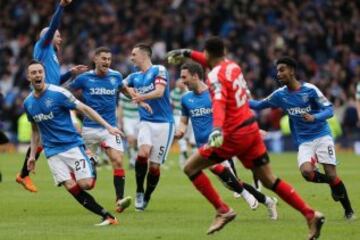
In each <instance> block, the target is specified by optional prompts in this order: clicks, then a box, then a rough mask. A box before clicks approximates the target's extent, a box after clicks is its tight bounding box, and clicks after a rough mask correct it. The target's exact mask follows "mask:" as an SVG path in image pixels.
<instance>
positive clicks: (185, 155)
mask: <svg viewBox="0 0 360 240" xmlns="http://www.w3.org/2000/svg"><path fill="white" fill-rule="evenodd" d="M181 154H182V155H183V157H184V158H185V159H188V157H189V156H188V153H187V152H186V151H184V152H182V153H181Z"/></svg>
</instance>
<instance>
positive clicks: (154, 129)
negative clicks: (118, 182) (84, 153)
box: [124, 44, 174, 211]
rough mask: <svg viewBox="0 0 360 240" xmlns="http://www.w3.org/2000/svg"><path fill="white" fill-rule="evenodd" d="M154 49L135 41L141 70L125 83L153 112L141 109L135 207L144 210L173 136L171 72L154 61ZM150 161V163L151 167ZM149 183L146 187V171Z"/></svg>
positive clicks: (134, 52) (135, 57)
mask: <svg viewBox="0 0 360 240" xmlns="http://www.w3.org/2000/svg"><path fill="white" fill-rule="evenodd" d="M151 54H152V50H151V48H150V46H148V45H146V44H138V45H136V46H135V47H134V48H133V49H132V52H131V61H132V62H133V63H134V65H135V66H137V67H138V68H139V69H140V71H138V72H135V73H132V74H130V75H129V76H128V77H127V78H126V79H125V80H124V84H125V85H126V86H129V87H132V88H134V90H135V91H136V96H135V97H133V98H132V99H133V101H135V102H140V101H144V102H145V103H147V104H149V105H150V107H151V108H152V110H153V113H149V112H148V111H145V110H144V109H143V108H140V109H139V114H140V124H139V134H138V146H139V151H138V156H137V158H136V163H135V174H136V186H137V187H136V199H135V208H136V209H137V210H138V211H143V210H144V209H145V208H146V207H147V205H148V203H149V201H150V197H151V194H152V192H153V191H154V190H155V188H156V186H157V184H158V182H159V179H160V165H161V164H163V163H164V161H165V159H166V157H167V154H168V152H169V149H170V146H171V143H172V141H173V138H174V119H173V114H172V109H171V105H170V96H169V92H170V91H169V84H168V79H169V78H168V73H167V70H166V69H165V67H164V66H162V65H152V62H151ZM148 161H150V166H149V167H148ZM148 169H149V172H148V174H147V184H146V191H144V181H145V176H146V173H147V171H148Z"/></svg>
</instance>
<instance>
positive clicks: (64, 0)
mask: <svg viewBox="0 0 360 240" xmlns="http://www.w3.org/2000/svg"><path fill="white" fill-rule="evenodd" d="M71 2H72V0H60V5H61V6H63V7H65V6H67V5H69V4H70V3H71Z"/></svg>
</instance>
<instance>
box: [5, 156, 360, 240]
mask: <svg viewBox="0 0 360 240" xmlns="http://www.w3.org/2000/svg"><path fill="white" fill-rule="evenodd" d="M271 159H272V160H271V163H272V166H273V168H274V171H275V172H276V173H277V174H278V176H280V177H282V178H284V179H286V180H287V181H288V182H290V183H291V184H292V185H293V186H294V187H295V188H296V189H297V191H298V192H299V193H300V194H301V195H302V196H303V197H304V199H305V200H306V201H307V202H308V203H310V204H311V205H312V206H313V207H315V208H316V209H319V210H321V211H322V212H323V213H324V214H325V215H326V218H327V219H326V224H325V225H324V227H323V231H322V235H321V239H326V240H339V239H346V240H352V239H353V240H358V239H360V219H357V220H355V221H352V222H349V221H346V220H344V218H343V210H342V208H341V206H340V204H339V203H335V202H334V201H333V200H332V199H331V196H330V190H329V187H328V186H327V185H324V184H313V183H307V182H305V181H304V180H303V179H302V177H301V176H300V173H299V171H298V170H297V165H296V155H295V154H293V153H287V154H280V155H272V156H271ZM338 159H339V160H340V165H339V166H338V172H339V175H340V176H341V177H342V179H343V180H344V182H345V184H346V187H347V190H348V192H349V195H350V198H351V201H352V204H353V208H354V209H355V212H357V215H358V216H359V217H360V187H359V183H360V167H359V166H360V157H359V156H355V155H353V154H350V153H340V154H338ZM22 160H23V155H22V154H1V155H0V164H1V165H0V166H1V172H2V178H3V180H2V182H1V183H0V214H1V217H0V239H1V240H11V239H19V240H20V239H21V240H24V239H25V240H31V239H36V240H41V239H51V240H57V239H59V240H63V239H86V240H91V239H96V240H98V239H112V240H113V239H136V240H145V239H154V240H158V239H166V240H167V239H181V240H183V239H187V240H188V239H196V240H200V239H214V240H215V239H216V240H217V239H225V240H230V239H241V240H254V239H266V240H271V239H274V240H275V239H276V240H281V239H284V240H285V239H286V240H288V239H294V240H297V239H306V236H307V227H306V223H305V220H304V218H303V217H302V216H301V215H300V214H299V213H298V212H296V211H294V210H293V209H291V208H290V207H289V206H288V205H286V204H285V203H284V202H283V201H282V200H280V201H279V205H278V212H279V219H278V221H272V220H270V219H268V216H267V209H266V208H265V207H264V206H263V205H260V207H259V208H258V209H257V210H256V211H252V210H250V209H249V208H248V206H247V205H246V204H245V202H244V201H243V200H242V199H234V198H233V194H232V193H231V192H230V191H229V190H227V189H225V188H224V186H222V184H221V183H220V182H219V181H218V180H217V179H216V178H215V177H213V176H212V175H211V174H209V172H207V173H208V175H211V179H212V181H213V183H214V184H215V186H216V187H217V189H218V190H219V192H220V193H221V195H222V196H223V198H224V199H225V201H226V202H227V203H229V205H230V206H231V207H233V208H234V209H235V211H236V212H237V213H238V216H237V218H236V219H235V220H234V221H233V222H232V223H230V224H229V225H227V226H226V227H225V228H224V229H223V230H222V231H220V232H218V233H216V234H215V235H213V236H206V235H205V233H206V230H207V228H208V227H209V225H210V223H211V221H212V219H213V217H214V210H213V208H212V206H211V205H210V204H208V203H207V202H206V200H205V199H204V198H203V197H202V196H201V195H200V194H199V193H198V192H197V191H196V190H195V188H193V186H192V184H191V183H190V181H189V180H188V179H187V178H186V177H185V175H184V174H183V173H182V172H181V171H180V169H179V167H178V164H177V156H176V155H175V154H171V155H170V158H169V159H168V161H167V162H166V164H165V167H164V168H163V170H162V175H161V179H160V184H159V186H158V188H157V189H156V191H155V192H154V194H153V197H152V200H151V202H150V204H149V205H148V208H147V209H146V211H145V212H135V211H134V207H133V205H132V206H131V207H130V208H129V209H127V210H126V211H125V212H124V213H121V214H116V216H117V217H118V219H119V220H120V224H119V225H116V226H109V227H104V228H99V227H94V226H93V224H94V223H98V222H99V221H100V219H99V218H98V217H97V216H96V215H94V214H92V213H90V212H88V211H87V210H85V209H83V208H82V206H80V205H79V204H78V203H77V202H76V201H75V200H74V199H73V198H72V197H71V196H70V195H69V194H68V193H67V192H66V191H65V190H64V189H63V188H58V187H55V186H54V184H53V179H52V176H51V174H50V171H49V169H48V166H47V163H46V161H45V160H44V158H43V157H41V159H40V161H38V165H37V171H36V175H33V176H32V177H33V179H34V181H35V183H36V185H37V186H38V188H39V192H38V193H35V194H34V193H30V192H27V191H25V190H24V189H23V188H22V186H20V185H19V184H17V183H16V182H15V175H16V172H17V171H18V170H19V168H20V166H21V164H22ZM237 169H238V171H239V173H240V176H241V178H242V179H244V180H246V181H248V182H249V181H251V175H250V173H249V171H246V170H244V169H243V168H242V167H241V166H240V164H237ZM111 173H112V172H111V170H109V169H106V168H103V169H100V170H99V171H98V180H97V184H96V188H95V189H94V190H92V191H91V193H92V194H93V196H94V197H95V198H96V199H97V201H98V202H99V203H101V204H102V205H103V206H104V207H106V208H107V209H109V210H111V212H113V213H114V190H113V185H112V174H111ZM263 192H265V193H267V194H269V195H271V196H274V194H273V193H272V192H270V191H267V190H263ZM126 195H130V196H132V197H134V195H135V179H134V171H133V170H127V178H126Z"/></svg>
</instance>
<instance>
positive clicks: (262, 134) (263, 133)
mask: <svg viewBox="0 0 360 240" xmlns="http://www.w3.org/2000/svg"><path fill="white" fill-rule="evenodd" d="M259 132H260V136H261V137H262V138H263V139H264V138H265V137H266V135H267V134H268V132H267V131H265V130H262V129H260V130H259Z"/></svg>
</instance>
